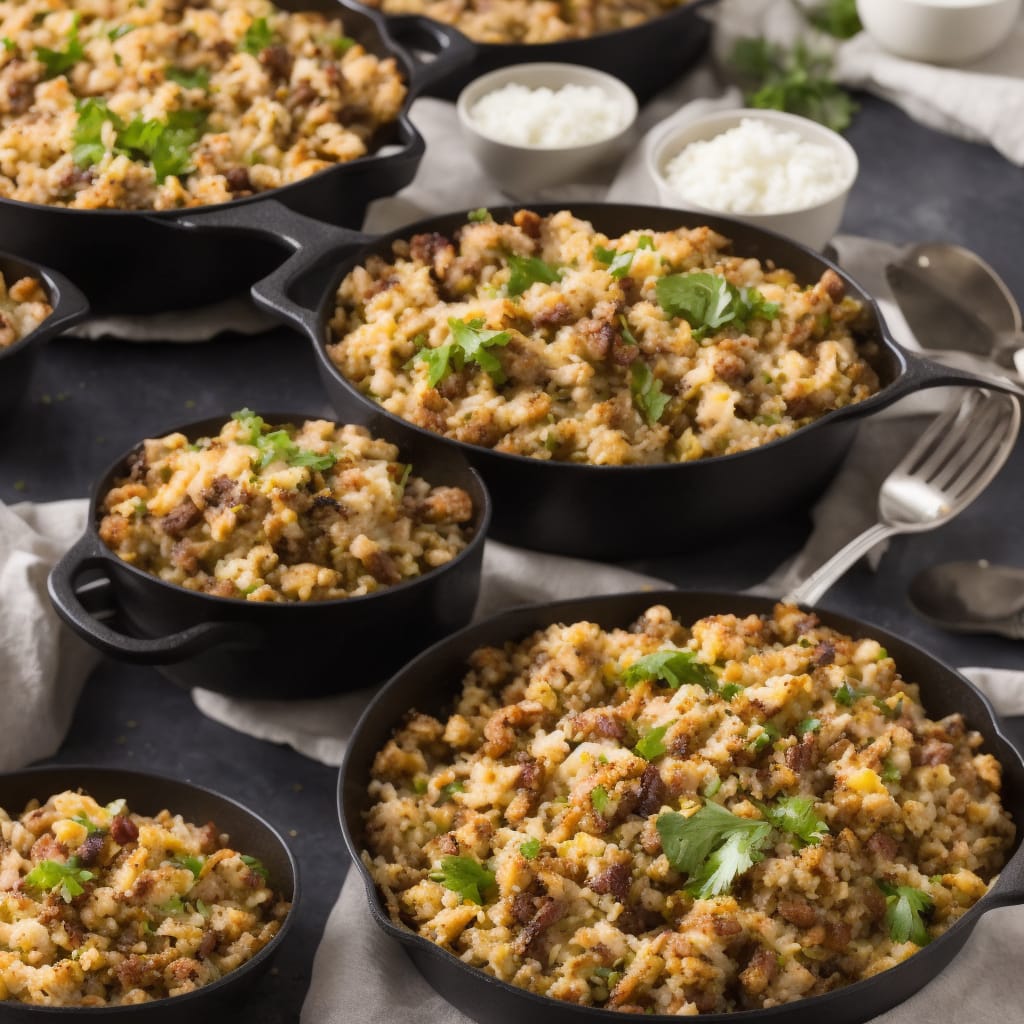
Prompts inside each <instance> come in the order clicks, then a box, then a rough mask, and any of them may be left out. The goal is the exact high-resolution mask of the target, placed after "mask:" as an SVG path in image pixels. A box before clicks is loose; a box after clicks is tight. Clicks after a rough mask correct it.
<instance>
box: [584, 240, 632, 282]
mask: <svg viewBox="0 0 1024 1024" xmlns="http://www.w3.org/2000/svg"><path fill="white" fill-rule="evenodd" d="M633 255H634V253H633V250H630V251H629V252H616V250H615V249H606V248H605V247H604V246H603V245H595V246H594V259H595V260H597V262H598V263H603V264H604V265H605V266H606V267H607V268H608V273H609V274H611V276H612V277H613V278H615V280H616V281H617V280H619V279H620V278H623V277H625V276H626V275H627V274H628V273H629V271H630V268H631V267H632V266H633Z"/></svg>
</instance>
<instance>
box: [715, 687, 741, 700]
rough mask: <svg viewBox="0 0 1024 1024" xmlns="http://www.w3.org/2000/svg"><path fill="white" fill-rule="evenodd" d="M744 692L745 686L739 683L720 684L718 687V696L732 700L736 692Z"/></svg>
mask: <svg viewBox="0 0 1024 1024" xmlns="http://www.w3.org/2000/svg"><path fill="white" fill-rule="evenodd" d="M742 692H743V687H742V686H740V684H739V683H726V684H725V686H720V687H719V688H718V696H719V697H721V698H722V700H732V699H733V697H735V696H736V694H738V693H742Z"/></svg>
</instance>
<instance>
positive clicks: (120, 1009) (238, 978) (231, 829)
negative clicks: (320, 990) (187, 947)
mask: <svg viewBox="0 0 1024 1024" xmlns="http://www.w3.org/2000/svg"><path fill="white" fill-rule="evenodd" d="M66 789H70V790H78V789H81V790H83V791H85V792H86V793H88V794H89V795H90V796H92V797H93V798H94V799H95V800H97V801H98V802H99V803H101V804H106V803H110V802H111V801H113V800H119V799H121V798H122V797H123V798H124V799H125V800H127V801H128V806H129V808H130V809H131V810H133V811H135V812H137V813H139V814H146V815H154V814H158V813H159V812H160V811H161V810H163V809H165V808H166V809H167V810H169V811H170V812H171V813H172V814H180V815H182V817H183V818H184V819H185V820H186V821H191V822H193V823H196V824H205V823H206V822H208V821H213V822H214V823H215V824H216V825H217V827H218V829H219V830H220V831H221V832H227V833H228V835H229V836H230V842H231V845H232V849H237V850H240V851H241V852H243V853H245V854H248V855H250V856H253V857H257V858H258V859H259V860H261V861H263V864H264V866H265V867H266V869H267V872H268V873H269V876H270V885H271V887H272V888H273V889H274V891H275V892H277V893H280V894H281V896H282V897H283V898H284V899H286V900H288V901H289V902H290V903H291V904H292V909H291V912H290V913H289V914H288V916H287V917H286V918H285V919H284V921H283V922H282V924H281V929H280V931H278V933H277V935H275V936H274V938H273V939H272V940H271V941H270V942H269V943H267V945H266V946H265V947H264V948H263V949H261V950H260V951H259V952H258V953H257V954H256V955H255V956H254V957H253V958H252V959H251V960H249V961H247V962H246V963H244V964H243V965H242V966H241V967H239V968H238V969H237V970H234V971H231V972H230V973H229V974H225V975H224V977H223V978H221V979H220V980H218V981H215V982H213V983H212V984H210V985H207V986H205V987H204V988H201V989H197V990H196V991H195V992H189V993H186V994H184V995H180V996H173V997H171V998H167V999H157V1000H154V1001H152V1002H149V1003H140V1004H138V1005H136V1006H114V1007H109V1008H107V1007H47V1006H29V1005H27V1004H24V1003H15V1002H7V1001H4V1000H2V999H0V1022H2V1024H8V1022H10V1024H43V1022H47V1024H61V1022H62V1024H69V1022H71V1021H102V1022H104V1024H108V1022H110V1024H112V1022H115V1021H122V1022H123V1021H126V1020H132V1021H140V1022H142V1024H151V1022H153V1024H194V1022H197V1021H213V1020H218V1019H220V1014H222V1013H223V1012H224V1008H225V1006H226V1005H227V1004H229V1003H232V1002H234V1003H235V1004H237V1003H238V1002H239V1001H240V1000H242V999H244V994H245V990H246V988H247V987H249V986H251V985H252V983H253V981H254V980H255V979H256V978H257V977H258V976H259V975H260V974H262V973H263V972H264V971H266V969H267V968H268V967H269V966H270V964H271V961H272V960H273V958H274V956H276V955H277V951H278V950H279V949H280V948H281V943H282V942H284V941H285V936H286V935H287V934H288V932H289V931H290V930H291V925H292V921H294V920H295V912H296V909H297V907H298V903H299V869H298V865H297V864H296V862H295V858H294V857H293V856H292V853H291V851H290V850H289V849H288V846H287V844H286V843H285V841H284V840H283V839H282V838H281V836H280V834H279V833H278V832H277V830H276V829H275V828H274V827H273V825H271V824H270V823H269V822H267V821H264V819H263V818H261V817H260V816H259V815H258V814H255V813H254V812H253V811H250V810H249V809H248V808H246V807H243V806H242V805H241V804H240V803H236V802H235V801H234V800H232V799H230V798H229V797H226V796H222V795H221V794H220V793H215V792H214V791H213V790H210V789H205V788H203V787H202V786H197V785H195V784H193V783H191V782H182V781H181V780H179V779H171V778H167V777H166V776H162V775H148V774H144V773H142V772H133V771H128V770H126V769H121V768H95V767H91V766H89V765H50V766H45V767H42V768H26V769H23V770H21V771H14V772H7V773H5V774H2V775H0V807H2V808H3V809H4V810H5V811H7V813H8V814H10V815H11V816H12V817H16V816H17V815H19V814H20V813H21V812H22V810H23V809H24V808H25V806H26V805H27V804H28V802H29V801H30V800H33V799H36V800H39V801H41V802H42V801H45V800H46V799H47V798H48V797H50V796H52V795H53V794H54V793H61V792H63V791H64V790H66Z"/></svg>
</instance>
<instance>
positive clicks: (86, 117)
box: [71, 99, 124, 167]
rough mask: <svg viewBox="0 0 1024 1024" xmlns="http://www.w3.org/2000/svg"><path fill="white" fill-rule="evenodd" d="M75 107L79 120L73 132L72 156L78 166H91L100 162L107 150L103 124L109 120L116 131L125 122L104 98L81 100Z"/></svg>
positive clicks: (119, 129) (121, 127)
mask: <svg viewBox="0 0 1024 1024" xmlns="http://www.w3.org/2000/svg"><path fill="white" fill-rule="evenodd" d="M75 109H76V110H77V111H78V120H77V121H76V122H75V127H74V130H73V131H72V133H71V141H72V142H74V144H75V147H74V149H73V150H72V151H71V158H72V160H74V162H75V165H76V166H77V167H89V166H91V165H92V164H98V163H99V162H100V161H101V160H102V159H103V156H104V154H105V153H106V152H107V147H106V146H105V145H104V144H103V141H102V133H103V125H104V124H105V123H106V122H107V121H109V122H110V123H111V124H112V125H113V126H114V129H115V131H121V129H123V128H124V122H123V121H122V120H121V118H119V117H118V116H117V114H115V113H114V112H113V111H112V110H111V109H110V108H109V107H108V106H107V104H106V103H105V102H104V101H103V100H94V99H89V100H79V101H78V103H77V105H76V107H75Z"/></svg>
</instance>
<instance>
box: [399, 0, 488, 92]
mask: <svg viewBox="0 0 1024 1024" xmlns="http://www.w3.org/2000/svg"><path fill="white" fill-rule="evenodd" d="M382 21H383V29H382V31H383V32H384V34H385V35H386V36H388V37H389V38H390V39H391V41H392V43H394V44H395V45H396V46H397V47H398V48H399V49H401V50H402V51H403V52H404V53H405V55H406V57H407V58H408V61H409V95H410V96H412V97H416V96H420V95H422V94H423V93H424V92H425V91H426V90H427V89H430V88H432V87H433V86H434V85H436V84H437V83H438V82H440V81H442V80H444V79H445V78H448V77H449V76H450V75H452V74H454V73H455V72H456V71H461V70H462V69H463V68H465V67H468V66H469V64H470V63H471V62H472V61H473V60H474V59H475V58H476V56H477V53H478V51H477V46H476V43H474V42H472V41H471V40H470V39H468V38H467V37H466V36H464V35H463V34H462V33H461V32H460V31H459V30H458V29H456V28H453V27H452V26H451V25H444V24H442V23H441V22H439V21H434V19H433V18H425V17H423V15H420V14H402V15H398V16H394V17H389V18H385V19H382ZM423 53H427V54H431V55H432V57H431V59H430V60H424V59H423V57H422V56H421V54H423Z"/></svg>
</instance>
